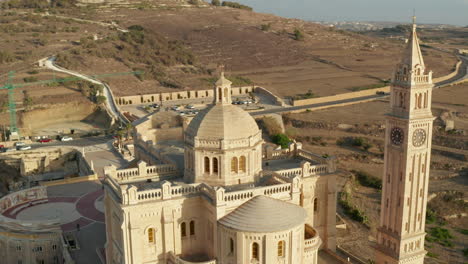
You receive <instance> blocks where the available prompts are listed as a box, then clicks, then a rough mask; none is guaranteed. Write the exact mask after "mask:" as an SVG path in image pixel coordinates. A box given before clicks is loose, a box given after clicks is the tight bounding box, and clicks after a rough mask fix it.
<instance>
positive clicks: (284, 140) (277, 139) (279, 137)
mask: <svg viewBox="0 0 468 264" xmlns="http://www.w3.org/2000/svg"><path fill="white" fill-rule="evenodd" d="M271 140H272V141H273V143H275V144H276V145H280V146H281V148H283V149H285V148H288V146H289V143H290V142H291V139H289V137H288V136H286V135H285V134H282V133H279V134H276V135H273V136H272V137H271Z"/></svg>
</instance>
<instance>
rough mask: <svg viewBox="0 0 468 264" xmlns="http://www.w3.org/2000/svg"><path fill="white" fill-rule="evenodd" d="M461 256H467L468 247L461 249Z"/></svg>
mask: <svg viewBox="0 0 468 264" xmlns="http://www.w3.org/2000/svg"><path fill="white" fill-rule="evenodd" d="M462 253H463V256H465V257H468V248H465V249H463V250H462Z"/></svg>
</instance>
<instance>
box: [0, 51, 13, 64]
mask: <svg viewBox="0 0 468 264" xmlns="http://www.w3.org/2000/svg"><path fill="white" fill-rule="evenodd" d="M14 60H15V58H14V56H13V55H12V54H11V53H9V52H8V51H1V50H0V63H8V62H13V61H14Z"/></svg>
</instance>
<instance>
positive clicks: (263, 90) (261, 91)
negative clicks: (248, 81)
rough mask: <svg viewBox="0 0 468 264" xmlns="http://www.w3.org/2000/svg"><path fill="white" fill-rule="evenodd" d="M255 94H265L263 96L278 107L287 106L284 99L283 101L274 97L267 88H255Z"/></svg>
mask: <svg viewBox="0 0 468 264" xmlns="http://www.w3.org/2000/svg"><path fill="white" fill-rule="evenodd" d="M255 92H256V93H259V94H263V95H265V96H267V97H269V98H270V99H271V100H272V101H273V102H275V104H276V105H279V106H285V105H286V103H285V102H284V101H283V99H281V98H280V97H278V96H276V95H274V94H273V93H272V92H270V91H269V90H267V89H266V88H263V87H259V86H258V87H255Z"/></svg>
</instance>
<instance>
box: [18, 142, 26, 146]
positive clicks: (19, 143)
mask: <svg viewBox="0 0 468 264" xmlns="http://www.w3.org/2000/svg"><path fill="white" fill-rule="evenodd" d="M21 146H26V143H24V142H16V143H15V147H21Z"/></svg>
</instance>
